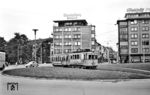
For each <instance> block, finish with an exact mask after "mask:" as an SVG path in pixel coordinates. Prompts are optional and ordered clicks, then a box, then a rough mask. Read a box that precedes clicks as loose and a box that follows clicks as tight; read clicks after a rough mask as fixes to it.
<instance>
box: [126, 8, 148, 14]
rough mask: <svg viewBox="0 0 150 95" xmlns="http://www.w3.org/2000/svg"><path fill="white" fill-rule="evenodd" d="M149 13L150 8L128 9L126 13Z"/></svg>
mask: <svg viewBox="0 0 150 95" xmlns="http://www.w3.org/2000/svg"><path fill="white" fill-rule="evenodd" d="M142 12H150V8H128V9H127V13H142Z"/></svg>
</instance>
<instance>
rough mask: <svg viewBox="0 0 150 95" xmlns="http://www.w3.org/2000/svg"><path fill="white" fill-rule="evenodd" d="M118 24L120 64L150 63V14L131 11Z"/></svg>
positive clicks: (140, 10)
mask: <svg viewBox="0 0 150 95" xmlns="http://www.w3.org/2000/svg"><path fill="white" fill-rule="evenodd" d="M117 24H118V51H119V57H120V58H119V59H120V62H121V63H128V62H147V61H150V12H144V11H143V9H139V10H137V9H136V10H133V9H130V12H128V13H126V14H125V19H124V20H118V21H117Z"/></svg>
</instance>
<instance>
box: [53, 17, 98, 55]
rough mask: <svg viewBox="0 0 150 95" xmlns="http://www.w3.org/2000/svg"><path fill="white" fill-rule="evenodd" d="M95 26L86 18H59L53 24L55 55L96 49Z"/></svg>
mask: <svg viewBox="0 0 150 95" xmlns="http://www.w3.org/2000/svg"><path fill="white" fill-rule="evenodd" d="M95 48H96V47H95V26H94V25H88V23H87V21H86V20H84V19H83V20H57V21H54V26H53V56H57V55H60V54H67V53H71V52H74V51H77V50H91V51H94V50H95Z"/></svg>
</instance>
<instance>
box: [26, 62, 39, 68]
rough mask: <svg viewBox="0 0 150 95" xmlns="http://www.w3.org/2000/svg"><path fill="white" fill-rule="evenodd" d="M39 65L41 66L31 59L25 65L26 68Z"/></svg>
mask: <svg viewBox="0 0 150 95" xmlns="http://www.w3.org/2000/svg"><path fill="white" fill-rule="evenodd" d="M38 66H39V64H38V63H37V62H35V61H31V62H29V63H27V64H26V65H25V67H26V68H30V67H38Z"/></svg>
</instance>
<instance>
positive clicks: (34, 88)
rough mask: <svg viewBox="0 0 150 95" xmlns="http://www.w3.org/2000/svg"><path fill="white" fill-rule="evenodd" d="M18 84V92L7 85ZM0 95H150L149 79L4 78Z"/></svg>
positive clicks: (0, 81) (0, 76)
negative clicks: (117, 80)
mask: <svg viewBox="0 0 150 95" xmlns="http://www.w3.org/2000/svg"><path fill="white" fill-rule="evenodd" d="M8 82H9V83H12V82H14V83H18V90H17V89H16V86H15V89H13V90H11V89H10V86H8V88H7V83H8ZM0 95H150V79H144V80H128V81H119V82H115V81H114V82H112V81H81V80H80V81H75V80H73V81H71V80H55V79H52V80H47V79H35V78H23V77H14V76H6V75H5V76H4V75H1V74H0Z"/></svg>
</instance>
